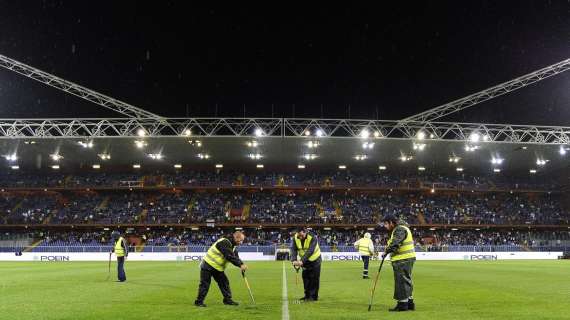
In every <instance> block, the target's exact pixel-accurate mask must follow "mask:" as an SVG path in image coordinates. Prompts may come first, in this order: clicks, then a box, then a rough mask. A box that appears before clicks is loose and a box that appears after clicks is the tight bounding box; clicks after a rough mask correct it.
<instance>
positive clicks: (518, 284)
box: [0, 261, 570, 320]
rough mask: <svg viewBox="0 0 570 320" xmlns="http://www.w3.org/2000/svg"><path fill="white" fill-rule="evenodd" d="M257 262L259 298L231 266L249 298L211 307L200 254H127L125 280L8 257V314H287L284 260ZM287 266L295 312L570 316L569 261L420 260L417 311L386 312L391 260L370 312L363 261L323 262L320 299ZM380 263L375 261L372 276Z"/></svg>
mask: <svg viewBox="0 0 570 320" xmlns="http://www.w3.org/2000/svg"><path fill="white" fill-rule="evenodd" d="M113 267H115V264H113ZM249 267H250V270H249V271H248V279H249V281H250V284H251V287H252V290H253V294H254V296H255V299H256V302H257V304H256V305H252V304H251V302H250V301H249V296H248V293H247V290H246V288H245V285H244V283H243V280H242V278H241V275H240V273H239V271H238V269H237V268H234V267H233V266H232V267H229V268H228V270H227V271H226V272H227V274H228V276H229V277H230V281H231V287H232V290H233V293H234V298H235V300H237V301H239V302H240V303H241V304H240V306H238V307H229V306H224V305H222V303H221V295H220V293H219V290H218V288H217V286H216V285H215V282H214V281H212V287H211V288H210V293H209V294H208V297H207V298H206V304H207V305H208V308H196V307H194V306H193V301H194V298H195V295H196V292H197V286H198V275H199V269H198V264H197V263H193V262H129V261H127V264H126V270H127V277H128V282H126V283H117V282H113V281H112V280H114V279H112V280H111V281H105V278H106V276H107V264H106V262H59V263H53V262H51V263H40V262H29V263H27V262H16V263H12V262H1V263H0V319H180V320H181V319H283V318H282V310H283V298H282V292H283V287H282V286H283V281H282V279H283V263H282V262H251V263H249ZM285 267H286V275H287V289H288V298H289V299H288V301H289V303H288V309H289V319H311V320H317V319H460V320H467V319H519V320H520V319H533V320H536V319H570V261H454V262H450V261H447V262H444V261H418V262H416V266H415V269H414V277H415V292H414V297H415V300H416V305H417V311H415V312H413V313H412V312H404V313H399V314H393V313H388V312H387V309H388V308H389V307H392V306H393V304H394V303H393V300H392V290H393V285H394V284H393V278H392V270H391V266H390V264H389V263H388V264H385V265H384V270H383V271H382V275H381V277H380V282H379V287H378V289H377V292H376V297H375V300H374V306H373V309H372V311H371V312H368V311H367V306H368V297H369V292H370V285H371V283H372V280H363V279H362V278H361V271H362V270H361V264H360V263H359V262H324V263H323V268H322V277H321V291H320V298H321V301H319V302H316V303H307V304H294V303H293V299H295V298H299V297H301V296H302V283H301V282H300V283H299V287H296V284H295V272H294V270H293V268H291V267H290V264H288V263H286V264H285ZM377 268H378V262H374V264H373V265H372V268H371V270H374V272H372V273H371V275H372V276H374V274H375V272H376V271H375V270H376V269H377ZM113 271H115V270H113ZM114 276H115V274H114V273H113V278H114Z"/></svg>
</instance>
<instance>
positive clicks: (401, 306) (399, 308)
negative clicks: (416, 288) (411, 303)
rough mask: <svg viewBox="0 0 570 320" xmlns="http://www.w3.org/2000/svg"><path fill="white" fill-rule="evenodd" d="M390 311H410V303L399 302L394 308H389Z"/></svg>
mask: <svg viewBox="0 0 570 320" xmlns="http://www.w3.org/2000/svg"><path fill="white" fill-rule="evenodd" d="M388 311H390V312H398V311H408V303H407V302H398V304H397V305H396V306H395V307H394V308H392V309H388Z"/></svg>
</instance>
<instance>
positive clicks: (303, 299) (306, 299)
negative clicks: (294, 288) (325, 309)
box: [299, 297, 315, 302]
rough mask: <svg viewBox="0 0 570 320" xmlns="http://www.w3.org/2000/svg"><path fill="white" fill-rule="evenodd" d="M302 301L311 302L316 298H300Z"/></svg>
mask: <svg viewBox="0 0 570 320" xmlns="http://www.w3.org/2000/svg"><path fill="white" fill-rule="evenodd" d="M299 301H300V302H311V301H315V299H313V298H310V297H302V298H301V299H299Z"/></svg>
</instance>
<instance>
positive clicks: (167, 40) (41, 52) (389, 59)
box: [0, 0, 570, 126]
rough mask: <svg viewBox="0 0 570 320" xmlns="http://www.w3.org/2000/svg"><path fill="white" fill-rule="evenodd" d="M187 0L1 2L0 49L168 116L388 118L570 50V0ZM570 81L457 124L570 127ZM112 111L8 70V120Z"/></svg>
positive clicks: (4, 100) (1, 104) (1, 113)
mask: <svg viewBox="0 0 570 320" xmlns="http://www.w3.org/2000/svg"><path fill="white" fill-rule="evenodd" d="M188 3H189V1H154V2H152V4H143V3H142V2H140V1H89V2H87V1H71V0H70V1H63V0H61V1H8V0H0V53H1V54H4V55H6V56H8V57H11V58H13V59H16V60H19V61H22V62H24V63H26V64H29V65H32V66H34V67H37V68H39V69H42V70H44V71H47V72H50V73H53V74H55V75H58V76H60V77H62V78H65V79H67V80H70V81H74V82H77V83H79V84H82V85H84V86H86V87H88V88H91V89H94V90H97V91H99V92H101V93H104V94H107V95H109V96H112V97H115V98H118V99H121V100H124V101H126V102H128V103H131V104H133V105H136V106H139V107H142V108H145V109H147V110H149V111H151V112H154V113H158V114H160V115H164V116H170V117H185V116H191V117H207V116H210V117H212V116H234V117H243V116H244V105H245V116H247V117H271V116H275V117H292V116H295V117H324V118H347V117H350V118H376V117H377V116H378V117H379V118H381V119H400V118H403V117H406V116H410V115H412V114H415V113H417V112H421V111H423V110H426V109H428V108H431V107H435V106H437V105H440V104H443V103H446V102H449V101H451V100H454V99H457V98H460V97H463V96H465V95H468V94H471V93H473V92H476V91H479V90H481V89H484V88H486V87H489V86H493V85H495V84H498V83H500V82H503V81H507V80H510V79H512V78H514V77H517V76H520V75H523V74H525V73H528V72H531V71H534V70H536V69H540V68H542V67H545V66H547V65H550V64H554V63H556V62H559V61H561V60H564V59H567V58H569V57H570V2H569V1H567V0H566V1H430V2H420V1H409V2H404V1H397V2H394V3H398V5H390V4H388V2H385V1H384V2H377V4H378V5H375V6H370V7H360V8H356V7H350V8H347V7H344V6H343V7H336V8H335V7H332V6H331V5H330V4H327V5H326V7H325V6H321V7H314V8H310V7H307V6H306V5H305V4H300V3H278V2H272V3H268V4H266V6H263V7H260V6H256V7H252V8H247V7H245V5H243V6H237V7H228V6H220V7H217V8H215V7H198V6H193V5H190V4H188ZM569 89H570V71H568V72H566V73H564V74H562V75H558V76H555V77H552V78H550V79H548V80H544V81H542V82H540V83H539V84H535V85H533V86H531V87H528V88H525V89H522V90H520V91H518V92H516V93H512V94H509V95H508V96H504V97H501V98H496V99H494V100H492V101H491V102H487V103H484V104H482V105H480V106H478V107H473V108H472V109H469V110H468V111H466V112H462V113H460V114H458V115H456V116H454V117H448V118H447V120H457V121H464V122H488V123H516V124H543V125H568V126H570V90H569ZM272 105H273V107H272ZM293 106H294V107H293ZM349 110H350V112H349ZM109 116H114V117H116V116H120V115H119V114H115V113H113V112H108V111H106V110H105V109H104V108H102V107H99V106H97V105H94V104H91V103H89V102H84V101H83V100H81V99H79V98H76V97H73V96H70V95H67V94H65V93H61V92H59V91H57V90H56V89H53V88H50V87H47V86H45V85H43V84H40V83H38V82H35V81H33V80H30V79H27V78H25V77H23V76H20V75H18V74H15V73H13V72H11V71H7V70H4V69H0V118H38V117H44V118H45V117H59V118H61V117H109Z"/></svg>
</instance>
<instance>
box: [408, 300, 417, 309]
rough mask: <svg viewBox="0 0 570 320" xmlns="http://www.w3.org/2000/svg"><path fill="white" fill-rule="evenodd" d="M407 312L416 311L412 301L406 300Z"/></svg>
mask: <svg viewBox="0 0 570 320" xmlns="http://www.w3.org/2000/svg"><path fill="white" fill-rule="evenodd" d="M408 310H411V311H414V310H416V304H415V303H414V299H409V300H408Z"/></svg>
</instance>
